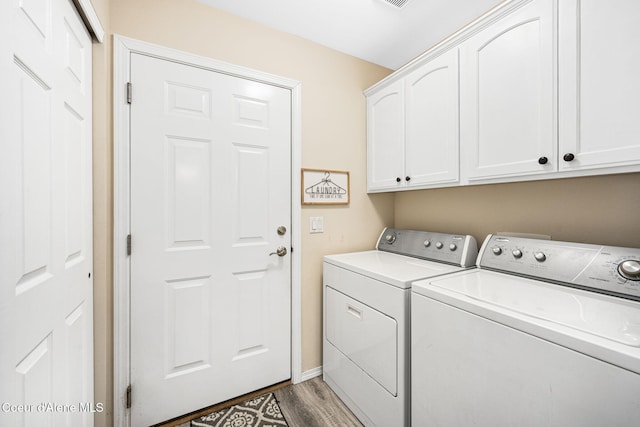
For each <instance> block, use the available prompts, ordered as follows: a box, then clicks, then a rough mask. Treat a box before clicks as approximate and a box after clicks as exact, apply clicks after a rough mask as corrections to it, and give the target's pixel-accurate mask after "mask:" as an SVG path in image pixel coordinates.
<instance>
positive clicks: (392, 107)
mask: <svg viewBox="0 0 640 427" xmlns="http://www.w3.org/2000/svg"><path fill="white" fill-rule="evenodd" d="M404 182H405V175H404V81H402V80H399V81H397V82H394V83H391V84H390V85H389V86H387V87H385V88H383V89H381V90H380V91H379V92H377V93H374V94H371V95H369V96H367V190H368V191H379V190H386V189H395V188H400V187H402V186H403V183H404Z"/></svg>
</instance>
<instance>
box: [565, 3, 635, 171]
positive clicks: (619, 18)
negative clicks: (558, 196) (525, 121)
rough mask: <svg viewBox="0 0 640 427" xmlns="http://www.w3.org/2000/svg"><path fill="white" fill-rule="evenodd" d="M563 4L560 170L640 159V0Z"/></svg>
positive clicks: (627, 162)
mask: <svg viewBox="0 0 640 427" xmlns="http://www.w3.org/2000/svg"><path fill="white" fill-rule="evenodd" d="M559 8H560V9H559V27H560V35H559V53H560V64H559V65H560V69H559V82H560V87H559V114H560V117H559V132H560V133H559V135H560V142H559V144H560V146H559V147H560V150H559V156H560V159H559V164H560V170H576V169H587V168H595V167H609V166H624V165H630V164H633V163H635V164H637V163H638V161H639V160H640V138H639V137H638V135H640V120H638V119H639V118H640V79H639V78H638V76H640V56H639V55H638V46H639V45H640V27H639V26H638V23H637V21H638V18H639V17H640V2H638V1H637V0H616V1H613V2H603V1H597V0H564V1H561V2H560V4H559ZM565 156H566V160H565V159H564V158H565Z"/></svg>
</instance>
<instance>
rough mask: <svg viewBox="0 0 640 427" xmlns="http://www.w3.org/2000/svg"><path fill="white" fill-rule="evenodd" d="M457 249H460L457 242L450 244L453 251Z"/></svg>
mask: <svg viewBox="0 0 640 427" xmlns="http://www.w3.org/2000/svg"><path fill="white" fill-rule="evenodd" d="M456 249H458V246H457V245H456V244H455V243H452V244H450V245H449V250H450V251H451V252H453V251H455V250H456Z"/></svg>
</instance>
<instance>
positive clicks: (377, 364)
mask: <svg viewBox="0 0 640 427" xmlns="http://www.w3.org/2000/svg"><path fill="white" fill-rule="evenodd" d="M477 251H478V248H477V243H476V241H475V239H474V238H473V237H472V236H467V235H452V234H443V233H434V232H427V231H417V230H401V229H394V228H385V229H384V230H383V232H382V233H381V235H380V237H379V239H378V242H377V244H376V248H375V249H374V250H369V251H363V252H354V253H346V254H338V255H329V256H325V257H324V262H323V291H324V331H323V352H322V353H323V379H324V381H325V382H326V383H327V384H328V385H329V387H331V389H332V390H333V391H334V392H335V393H336V394H337V395H338V397H340V399H341V400H342V401H343V402H344V403H345V404H346V405H347V406H348V407H349V408H350V409H351V411H352V412H353V413H354V414H355V415H356V416H357V417H358V418H359V419H360V421H361V422H362V423H363V424H364V425H366V426H380V427H401V426H408V425H410V398H409V393H410V351H409V342H410V312H409V310H410V293H411V282H413V281H415V280H418V279H421V278H426V277H438V276H442V275H446V274H451V273H453V272H457V271H462V270H465V269H467V268H470V267H474V265H475V259H476V257H477Z"/></svg>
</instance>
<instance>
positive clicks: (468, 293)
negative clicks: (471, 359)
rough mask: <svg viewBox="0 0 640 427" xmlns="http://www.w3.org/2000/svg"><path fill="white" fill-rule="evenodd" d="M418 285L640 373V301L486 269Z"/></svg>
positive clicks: (432, 294)
mask: <svg viewBox="0 0 640 427" xmlns="http://www.w3.org/2000/svg"><path fill="white" fill-rule="evenodd" d="M412 290H413V291H414V292H415V293H416V294H420V295H424V296H427V297H430V298H433V299H436V300H439V301H441V302H444V303H447V304H450V305H453V306H455V307H458V308H461V309H463V310H466V311H469V312H472V313H475V314H478V315H480V316H483V317H486V318H488V319H491V320H495V321H497V322H499V323H502V324H504V325H507V326H510V327H513V328H515V329H519V330H522V331H524V332H528V333H530V334H532V335H535V336H538V337H541V338H544V339H547V340H549V341H553V342H555V343H557V344H560V345H563V346H566V347H569V348H573V349H575V350H577V351H581V352H583V353H586V354H590V355H592V356H593V357H597V358H599V359H601V360H605V361H609V362H610V363H614V364H616V365H618V366H623V367H625V368H627V369H630V370H633V371H635V372H638V373H640V302H636V301H630V300H627V299H623V298H616V297H612V296H609V295H603V294H599V293H594V292H589V291H584V290H581V289H574V288H568V287H563V286H558V285H554V284H551V283H546V282H542V281H539V280H534V279H527V278H522V277H516V276H511V275H507V274H503V273H498V272H493V271H487V270H480V269H476V270H472V271H468V272H462V273H458V274H454V275H451V276H446V277H442V278H434V279H427V280H422V281H419V282H416V283H414V285H413V288H412ZM629 357H630V358H629Z"/></svg>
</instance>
